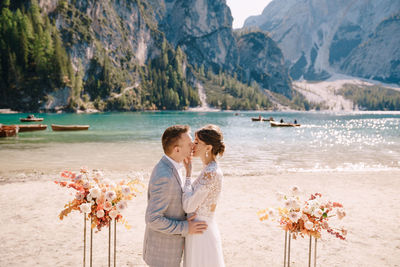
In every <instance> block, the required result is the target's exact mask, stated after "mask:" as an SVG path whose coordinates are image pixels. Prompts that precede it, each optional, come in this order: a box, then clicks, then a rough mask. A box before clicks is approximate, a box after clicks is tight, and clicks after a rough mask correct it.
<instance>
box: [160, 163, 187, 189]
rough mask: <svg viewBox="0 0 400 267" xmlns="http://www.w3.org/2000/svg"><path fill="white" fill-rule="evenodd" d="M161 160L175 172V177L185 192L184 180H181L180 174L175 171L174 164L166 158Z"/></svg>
mask: <svg viewBox="0 0 400 267" xmlns="http://www.w3.org/2000/svg"><path fill="white" fill-rule="evenodd" d="M161 160H162V162H164V164H166V165H167V166H168V167H169V168H171V169H172V172H173V174H174V176H175V179H176V180H177V182H178V184H179V187H180V188H181V190H182V191H183V189H182V180H181V178H180V176H179V174H178V171H177V170H176V169H175V167H174V165H173V164H172V162H171V161H170V160H169V159H167V158H166V157H165V156H163V157H162V159H161Z"/></svg>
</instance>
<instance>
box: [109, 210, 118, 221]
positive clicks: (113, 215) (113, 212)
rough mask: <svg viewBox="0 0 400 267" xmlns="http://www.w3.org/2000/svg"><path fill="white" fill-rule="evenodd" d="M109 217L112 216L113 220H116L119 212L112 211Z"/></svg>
mask: <svg viewBox="0 0 400 267" xmlns="http://www.w3.org/2000/svg"><path fill="white" fill-rule="evenodd" d="M108 215H110V217H111V219H115V217H117V215H118V210H112V211H110V213H109V214H108Z"/></svg>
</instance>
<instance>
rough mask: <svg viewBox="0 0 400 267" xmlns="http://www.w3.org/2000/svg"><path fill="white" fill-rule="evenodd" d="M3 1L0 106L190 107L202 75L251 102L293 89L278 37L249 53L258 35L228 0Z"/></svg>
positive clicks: (229, 95)
mask: <svg viewBox="0 0 400 267" xmlns="http://www.w3.org/2000/svg"><path fill="white" fill-rule="evenodd" d="M0 8H1V11H2V13H1V17H0V20H1V22H2V23H0V39H1V41H2V42H0V51H1V57H0V96H1V97H0V107H5V108H13V109H17V110H25V111H28V110H29V111H34V110H45V111H46V110H54V111H56V110H69V111H77V110H90V109H98V110H143V109H187V108H188V107H193V106H197V105H199V104H200V99H199V97H198V93H197V88H196V87H197V84H198V82H199V81H200V80H202V81H204V83H205V84H207V85H209V86H211V87H212V88H213V92H215V90H218V87H219V90H220V93H216V94H215V95H216V96H219V97H223V98H224V99H228V100H229V101H231V103H239V102H241V101H242V102H246V101H247V102H246V103H247V104H246V105H244V106H243V107H244V108H246V109H248V108H250V109H255V108H261V109H265V108H270V106H269V104H268V98H267V96H266V95H265V94H264V93H263V92H264V89H267V90H270V91H274V92H276V93H281V94H284V95H286V96H287V97H290V96H291V80H290V78H289V76H288V70H287V68H286V67H285V66H284V59H283V56H282V53H281V51H280V49H278V48H277V47H276V45H274V42H273V41H272V39H270V38H269V37H267V36H264V37H262V38H261V39H260V38H258V37H257V38H258V39H259V40H258V42H261V43H260V45H261V46H262V47H261V46H260V49H259V52H258V54H257V57H258V58H259V63H258V65H257V66H254V67H253V66H252V64H250V65H249V62H248V61H247V60H242V59H241V58H247V57H248V53H249V51H247V50H246V49H243V48H244V47H246V46H248V45H250V43H251V42H253V40H252V37H251V36H250V37H249V38H245V37H243V36H242V37H240V38H239V39H237V37H236V35H235V33H234V32H233V30H232V16H231V13H230V10H229V8H228V6H227V5H226V3H225V1H224V0H216V1H212V0H196V1H195V0H188V1H184V0H116V1H109V0H58V1H52V0H30V1H10V0H5V1H4V2H2V3H1V4H0ZM247 42H249V43H248V44H247ZM249 68H250V69H251V70H253V69H254V70H255V71H251V73H250V74H249V72H248V71H247V69H249ZM7 70H8V71H7ZM208 72H211V73H212V74H213V75H211V74H210V75H208ZM215 75H219V77H222V76H223V77H224V80H226V81H229V83H228V85H227V84H220V82H221V78H220V79H217V78H215V77H217V76H215ZM221 75H222V76H221ZM229 77H232V79H233V80H232V79H231V78H229ZM278 77H279V78H278ZM281 78H282V79H281ZM217 84H218V86H215V85H217ZM228 87H229V88H228ZM235 88H236V89H237V88H241V89H240V91H241V93H239V94H237V93H236V91H237V90H236V89H235ZM254 88H256V90H255V91H254ZM242 91H243V92H242ZM205 92H206V93H207V92H208V90H207V87H205ZM250 92H252V93H250ZM249 95H251V96H252V99H248V98H246V97H247V96H249ZM214 100H215V101H214V103H216V104H218V103H222V102H224V101H222V99H221V101H219V100H218V99H214ZM229 101H228V102H229ZM225 102H226V101H225ZM260 104H261V106H260ZM218 105H220V104H218ZM225 106H226V107H228V106H229V105H225ZM234 106H237V107H239V108H240V107H241V106H240V105H234Z"/></svg>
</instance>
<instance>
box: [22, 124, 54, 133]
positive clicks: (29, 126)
mask: <svg viewBox="0 0 400 267" xmlns="http://www.w3.org/2000/svg"><path fill="white" fill-rule="evenodd" d="M18 127H19V132H20V133H21V132H33V131H43V130H46V129H47V125H46V124H27V125H22V124H20V125H18Z"/></svg>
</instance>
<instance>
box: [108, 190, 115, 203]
mask: <svg viewBox="0 0 400 267" xmlns="http://www.w3.org/2000/svg"><path fill="white" fill-rule="evenodd" d="M116 197H117V195H116V194H115V192H114V191H107V192H106V199H107V200H108V201H113V200H114V199H115V198H116Z"/></svg>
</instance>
